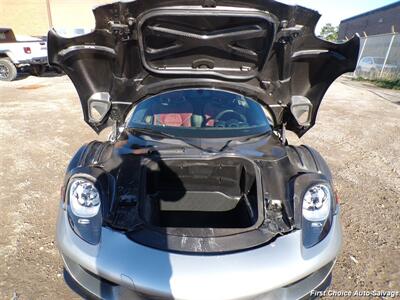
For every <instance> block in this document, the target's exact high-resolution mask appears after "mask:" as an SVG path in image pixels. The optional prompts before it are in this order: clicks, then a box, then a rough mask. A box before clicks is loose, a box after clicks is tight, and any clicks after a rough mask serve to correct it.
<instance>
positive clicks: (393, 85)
mask: <svg viewBox="0 0 400 300" xmlns="http://www.w3.org/2000/svg"><path fill="white" fill-rule="evenodd" d="M354 80H357V81H368V82H371V83H373V84H375V85H376V86H379V87H381V88H385V89H391V90H400V78H399V79H393V80H392V79H365V78H362V77H357V78H355V79H354Z"/></svg>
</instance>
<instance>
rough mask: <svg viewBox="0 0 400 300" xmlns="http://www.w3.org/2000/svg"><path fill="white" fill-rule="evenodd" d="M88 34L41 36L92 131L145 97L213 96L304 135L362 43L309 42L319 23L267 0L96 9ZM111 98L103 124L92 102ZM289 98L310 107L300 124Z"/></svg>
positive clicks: (196, 0)
mask: <svg viewBox="0 0 400 300" xmlns="http://www.w3.org/2000/svg"><path fill="white" fill-rule="evenodd" d="M94 15H95V19H96V28H95V30H94V31H93V32H92V33H90V34H87V35H83V36H79V37H74V38H62V37H61V36H58V35H57V33H56V32H55V31H50V32H49V35H48V49H49V50H48V51H49V61H50V63H51V64H53V65H56V66H58V67H60V68H62V69H63V70H64V71H65V73H66V74H67V75H68V76H69V77H70V78H71V80H72V82H73V83H74V85H75V87H76V89H77V91H78V94H79V97H80V100H81V104H82V109H83V112H84V119H85V121H86V122H87V123H88V124H89V125H90V126H91V127H92V128H93V129H94V130H96V131H97V132H99V131H101V130H102V129H103V128H104V127H106V126H108V125H110V122H109V121H110V120H114V121H117V122H122V121H123V120H124V119H125V116H126V114H127V112H128V110H129V108H130V107H132V105H133V104H135V103H137V102H138V101H141V100H142V99H144V98H146V97H148V96H149V95H154V94H158V93H161V92H163V91H167V90H171V89H176V88H194V87H202V88H204V87H205V88H218V89H225V90H230V91H234V92H237V93H240V94H243V95H245V96H248V97H252V98H254V99H256V100H257V101H259V102H260V103H262V104H263V105H264V106H265V107H266V108H267V109H268V110H270V111H271V114H272V116H273V118H274V126H275V127H276V128H282V127H283V126H285V127H286V129H288V130H291V131H293V132H295V133H296V134H297V135H298V136H302V135H303V134H304V133H305V132H307V131H308V130H309V129H310V128H311V127H312V126H313V125H314V124H315V120H316V116H317V111H318V108H319V106H320V103H321V100H322V98H323V96H324V94H325V92H326V90H327V89H328V87H329V86H330V85H331V83H332V82H333V81H334V80H335V79H336V78H337V77H338V76H340V75H342V74H343V73H345V72H350V71H353V70H354V68H355V67H356V63H357V56H358V50H359V38H358V37H354V38H353V39H351V40H350V41H348V42H347V43H344V44H334V43H330V42H327V41H323V40H321V39H319V38H317V37H315V35H314V29H315V25H316V23H317V21H318V20H319V17H320V15H319V14H318V13H317V12H315V11H312V10H309V9H306V8H303V7H300V6H288V5H285V4H281V3H279V2H275V1H272V0H257V1H251V2H249V1H243V0H235V1H232V0H218V1H215V0H201V1H200V0H189V1H183V0H165V1H156V0H146V1H144V0H137V1H132V2H116V3H112V4H108V5H104V6H99V7H97V8H96V9H94ZM96 93H108V94H109V97H110V99H109V100H110V102H111V103H110V106H109V107H108V108H107V112H106V114H105V116H104V118H101V120H97V121H96V120H93V119H92V118H91V117H90V114H89V109H88V105H89V101H90V100H89V99H90V98H91V97H92V95H94V94H96ZM293 96H304V97H306V98H308V99H309V101H310V102H311V106H312V107H311V110H312V111H311V114H310V120H309V122H307V123H306V124H299V122H298V121H296V118H295V117H294V116H293V114H292V112H291V109H290V106H291V104H292V97H293Z"/></svg>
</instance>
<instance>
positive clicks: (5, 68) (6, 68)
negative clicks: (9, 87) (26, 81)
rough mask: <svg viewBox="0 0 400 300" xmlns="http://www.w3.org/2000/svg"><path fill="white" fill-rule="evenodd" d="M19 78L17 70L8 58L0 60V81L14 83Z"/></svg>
mask: <svg viewBox="0 0 400 300" xmlns="http://www.w3.org/2000/svg"><path fill="white" fill-rule="evenodd" d="M15 78H17V68H16V67H15V66H14V64H13V63H12V62H11V61H10V60H9V59H8V58H0V80H1V81H13V80H14V79H15Z"/></svg>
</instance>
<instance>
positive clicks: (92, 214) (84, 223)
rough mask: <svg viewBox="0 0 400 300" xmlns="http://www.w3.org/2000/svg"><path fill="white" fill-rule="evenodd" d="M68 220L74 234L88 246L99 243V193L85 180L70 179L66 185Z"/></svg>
mask: <svg viewBox="0 0 400 300" xmlns="http://www.w3.org/2000/svg"><path fill="white" fill-rule="evenodd" d="M67 193H68V194H67V195H68V205H67V212H68V220H69V223H70V225H71V227H72V229H73V230H74V232H75V233H76V234H77V235H78V236H79V237H81V238H82V239H83V240H85V241H86V242H88V243H90V244H94V245H95V244H98V243H99V241H100V234H101V225H102V214H101V210H100V205H101V201H100V192H99V190H98V189H97V187H96V186H95V184H94V183H93V182H92V181H90V180H88V179H85V178H72V179H71V181H70V183H69V185H68V191H67Z"/></svg>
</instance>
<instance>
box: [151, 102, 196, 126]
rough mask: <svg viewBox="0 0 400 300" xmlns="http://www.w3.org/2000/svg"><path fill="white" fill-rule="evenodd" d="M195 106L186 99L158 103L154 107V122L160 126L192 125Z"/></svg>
mask: <svg viewBox="0 0 400 300" xmlns="http://www.w3.org/2000/svg"><path fill="white" fill-rule="evenodd" d="M192 115H193V106H192V105H191V104H190V103H189V102H186V101H176V102H175V101H170V102H169V103H162V102H161V103H158V104H156V105H154V107H153V124H154V125H159V126H173V127H191V126H192V124H191V123H192V122H191V117H192Z"/></svg>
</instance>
